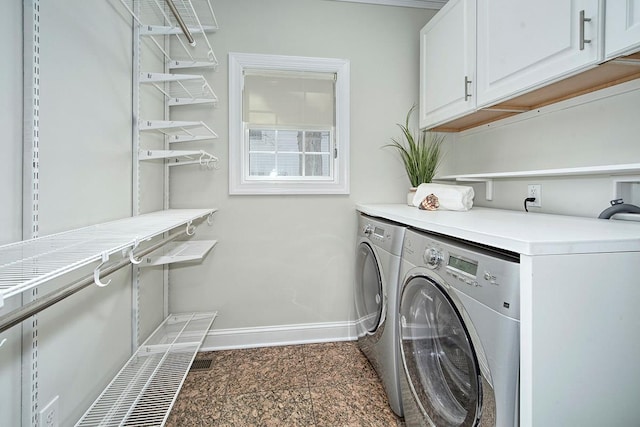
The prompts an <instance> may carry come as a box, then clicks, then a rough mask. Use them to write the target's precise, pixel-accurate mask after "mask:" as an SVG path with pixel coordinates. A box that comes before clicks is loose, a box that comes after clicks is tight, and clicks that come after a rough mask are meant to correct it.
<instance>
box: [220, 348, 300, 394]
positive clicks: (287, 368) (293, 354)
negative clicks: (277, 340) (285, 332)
mask: <svg viewBox="0 0 640 427" xmlns="http://www.w3.org/2000/svg"><path fill="white" fill-rule="evenodd" d="M306 386H307V375H306V372H305V370H304V358H303V355H302V349H301V348H300V346H284V347H270V348H261V349H250V350H242V354H240V355H239V357H238V359H237V360H236V363H235V364H234V366H233V368H232V369H231V371H230V379H229V386H228V388H227V393H229V394H243V393H255V392H259V391H270V390H284V389H289V388H299V387H306Z"/></svg>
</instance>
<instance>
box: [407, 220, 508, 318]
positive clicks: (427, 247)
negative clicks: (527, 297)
mask: <svg viewBox="0 0 640 427" xmlns="http://www.w3.org/2000/svg"><path fill="white" fill-rule="evenodd" d="M402 258H403V260H405V261H407V262H409V263H411V264H413V265H415V266H417V267H420V266H421V267H426V268H427V269H429V270H431V271H433V274H434V275H435V276H437V277H439V278H440V279H441V280H442V281H444V282H446V284H448V285H450V286H452V287H453V288H455V289H457V290H458V291H460V292H462V293H465V294H467V295H469V296H471V297H472V298H474V299H476V300H479V301H481V302H482V303H484V304H485V305H487V306H489V307H491V308H492V309H494V310H496V311H498V312H500V313H503V314H505V315H508V316H509V317H513V318H518V319H519V316H520V285H519V283H520V264H519V258H518V257H517V256H516V255H515V254H512V253H506V252H504V251H500V250H498V249H495V251H494V250H493V248H487V247H480V246H478V247H476V246H473V245H471V244H469V243H468V242H463V241H458V240H455V239H452V238H447V237H444V236H435V235H431V234H427V233H421V232H418V231H414V230H409V231H407V233H406V235H405V239H404V246H403V252H402Z"/></svg>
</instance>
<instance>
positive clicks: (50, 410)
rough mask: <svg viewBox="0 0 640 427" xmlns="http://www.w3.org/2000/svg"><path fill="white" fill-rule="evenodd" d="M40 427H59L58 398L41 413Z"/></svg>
mask: <svg viewBox="0 0 640 427" xmlns="http://www.w3.org/2000/svg"><path fill="white" fill-rule="evenodd" d="M39 427H59V424H58V396H56V397H54V398H53V399H52V400H51V402H49V403H48V404H47V406H45V407H44V408H42V410H41V411H40V423H39Z"/></svg>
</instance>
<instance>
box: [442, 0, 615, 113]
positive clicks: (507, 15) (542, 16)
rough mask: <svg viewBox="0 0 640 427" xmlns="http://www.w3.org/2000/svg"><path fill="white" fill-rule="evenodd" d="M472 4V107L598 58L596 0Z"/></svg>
mask: <svg viewBox="0 0 640 427" xmlns="http://www.w3.org/2000/svg"><path fill="white" fill-rule="evenodd" d="M615 1H616V2H619V3H622V1H621V0H615ZM477 2H478V3H477V58H478V61H477V70H476V73H477V77H476V79H477V82H476V91H477V97H476V105H477V106H478V107H483V106H486V105H489V104H495V103H496V102H499V101H501V100H503V99H506V98H509V97H513V96H516V95H519V94H521V93H525V92H527V91H530V90H532V89H534V88H536V87H539V86H542V85H544V84H547V83H550V82H553V81H557V80H560V79H562V78H565V77H568V76H570V75H572V74H575V73H578V72H580V71H583V70H585V69H587V68H589V67H591V66H595V65H597V64H598V63H599V62H601V60H602V58H603V46H602V45H603V42H602V31H603V30H602V29H603V22H602V16H603V8H604V6H603V3H602V1H601V0H562V1H558V0H537V1H529V0H477ZM456 49H457V48H456ZM454 53H456V54H457V51H456V50H454Z"/></svg>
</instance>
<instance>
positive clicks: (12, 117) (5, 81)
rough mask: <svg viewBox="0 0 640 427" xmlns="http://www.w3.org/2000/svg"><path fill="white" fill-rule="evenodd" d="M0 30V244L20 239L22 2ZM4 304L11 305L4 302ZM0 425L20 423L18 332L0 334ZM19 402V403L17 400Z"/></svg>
mask: <svg viewBox="0 0 640 427" xmlns="http://www.w3.org/2000/svg"><path fill="white" fill-rule="evenodd" d="M0 28H2V29H3V30H2V31H3V34H4V35H5V37H4V43H0V57H1V58H4V61H3V63H4V64H5V65H4V66H0V93H1V94H2V96H1V97H0V129H2V130H3V136H2V138H0V147H2V151H3V153H4V162H3V166H2V167H1V168H0V200H2V201H3V202H2V203H0V224H2V226H1V227H0V245H2V244H6V243H10V242H14V241H18V240H21V237H22V2H21V1H20V0H11V1H7V2H5V4H3V13H1V14H0ZM7 304H11V305H13V304H15V303H12V302H7ZM4 339H7V341H6V342H5V345H4V346H2V347H1V348H0V414H2V415H0V424H2V422H4V421H6V425H19V424H20V405H15V393H16V390H18V393H19V391H20V329H19V328H14V329H12V330H9V331H7V332H4V333H0V343H1V342H2V341H3V340H4ZM18 402H19V400H18Z"/></svg>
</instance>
